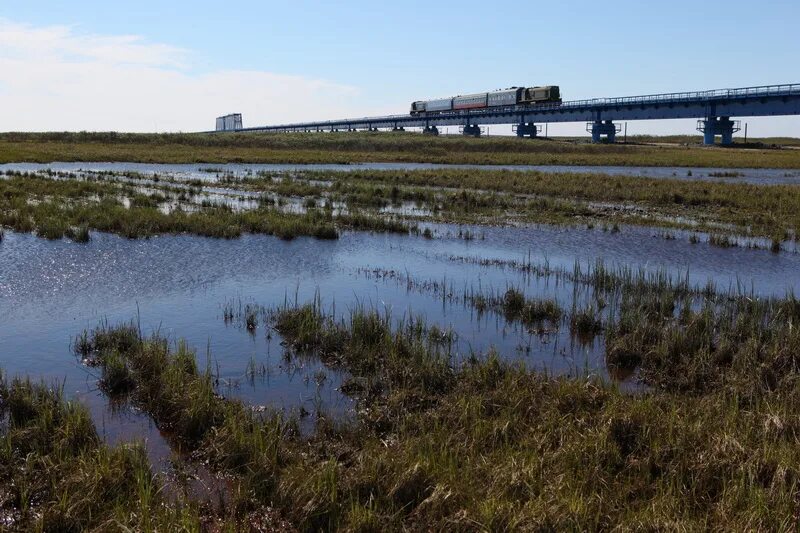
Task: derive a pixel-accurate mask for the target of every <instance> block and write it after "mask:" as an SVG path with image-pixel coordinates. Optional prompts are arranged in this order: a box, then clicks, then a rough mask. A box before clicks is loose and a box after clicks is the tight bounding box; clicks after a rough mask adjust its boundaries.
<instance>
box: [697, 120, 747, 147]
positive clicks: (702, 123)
mask: <svg viewBox="0 0 800 533" xmlns="http://www.w3.org/2000/svg"><path fill="white" fill-rule="evenodd" d="M739 129H740V127H739V121H738V120H736V121H734V120H731V118H730V117H708V118H707V119H705V120H699V121H697V130H698V131H700V132H702V133H703V144H705V145H712V144H714V141H715V139H716V137H717V135H719V136H720V137H722V145H723V146H726V145H729V144H733V134H734V133H736V132H737V131H739Z"/></svg>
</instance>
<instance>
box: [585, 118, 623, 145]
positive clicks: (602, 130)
mask: <svg viewBox="0 0 800 533" xmlns="http://www.w3.org/2000/svg"><path fill="white" fill-rule="evenodd" d="M586 129H587V130H589V131H591V132H592V142H593V143H599V142H600V140H601V136H602V135H605V136H606V140H607V141H608V142H610V143H613V142H615V141H616V140H617V133H619V131H620V127H619V126H618V125H617V124H614V123H613V122H612V121H610V120H606V121H602V120H596V121H594V122H593V123H591V125H590V126H589V127H587V128H586Z"/></svg>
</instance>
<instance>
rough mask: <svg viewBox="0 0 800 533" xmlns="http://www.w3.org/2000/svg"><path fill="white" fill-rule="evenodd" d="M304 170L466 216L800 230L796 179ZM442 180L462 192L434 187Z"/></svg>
mask: <svg viewBox="0 0 800 533" xmlns="http://www.w3.org/2000/svg"><path fill="white" fill-rule="evenodd" d="M304 176H305V177H307V178H310V179H318V180H330V181H333V182H334V185H336V184H337V183H340V182H344V183H348V184H352V185H351V186H353V187H355V186H358V185H361V186H366V184H372V186H373V187H379V188H380V189H379V190H380V191H383V193H384V194H385V193H387V192H388V191H392V190H393V188H395V187H397V188H399V189H400V190H401V191H404V190H405V191H408V192H407V193H406V194H409V195H411V194H413V195H414V196H415V198H414V199H415V200H418V201H421V202H428V203H427V205H428V206H432V204H435V205H438V206H439V207H438V209H441V210H442V212H443V213H444V214H445V215H449V216H450V218H452V219H454V220H456V221H464V222H469V221H471V222H481V221H485V220H495V221H496V220H503V219H504V218H507V216H508V214H507V212H508V211H509V210H510V211H511V212H512V218H515V217H516V218H519V219H522V220H527V221H532V222H556V223H563V222H570V221H571V222H575V221H579V220H587V219H594V220H602V219H605V220H606V221H612V222H614V221H618V222H627V223H633V224H644V225H657V226H666V227H670V226H675V227H683V226H682V225H681V223H680V219H681V218H684V219H692V220H694V221H696V222H698V223H699V224H700V226H701V227H707V228H709V229H710V228H712V227H713V226H714V225H718V224H730V225H733V226H736V227H737V228H740V231H741V232H742V233H750V234H754V235H758V236H762V237H766V238H770V239H772V238H773V237H774V236H775V235H778V236H779V238H785V234H786V232H787V231H790V232H795V233H797V232H798V231H800V214H798V213H800V188H798V187H795V186H791V185H752V184H744V183H718V182H699V181H686V180H679V179H661V178H646V177H636V176H605V175H597V174H578V173H558V174H556V173H546V172H519V171H494V170H475V169H469V170H461V169H441V170H415V171H356V172H313V173H312V172H309V173H305V174H304ZM442 187H444V188H448V189H455V190H456V191H458V192H448V191H444V192H441V191H439V192H435V189H434V190H433V192H432V189H430V188H442ZM421 188H428V191H427V195H426V194H425V193H424V192H423V191H422V190H421ZM486 191H488V192H486ZM400 194H403V193H400ZM432 194H433V196H431V195H432ZM499 194H503V196H500V195H499ZM514 195H527V196H526V197H523V198H520V197H515V196H514ZM607 203H608V204H615V205H616V204H619V205H623V206H635V207H639V208H641V209H643V210H644V214H643V215H641V214H639V213H637V212H635V211H634V212H633V213H631V214H629V213H626V212H625V210H623V211H622V212H618V211H617V210H609V209H605V208H603V207H598V205H601V204H607ZM679 217H680V218H679ZM686 227H690V226H686Z"/></svg>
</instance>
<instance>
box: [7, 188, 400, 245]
mask: <svg viewBox="0 0 800 533" xmlns="http://www.w3.org/2000/svg"><path fill="white" fill-rule="evenodd" d="M131 189H132V186H131V185H127V184H121V183H114V182H107V181H103V182H100V181H98V182H89V181H79V180H74V179H67V180H54V179H48V178H45V177H41V176H32V175H24V176H20V175H13V176H11V177H9V178H8V179H3V180H0V226H5V227H9V228H11V229H14V230H16V231H20V232H36V233H37V234H38V235H39V236H41V237H44V238H47V239H61V238H63V237H65V236H66V237H69V238H71V239H73V240H74V241H76V242H87V241H88V240H89V238H90V234H89V230H90V229H91V230H95V231H103V232H108V233H115V234H118V235H122V236H124V237H129V238H139V237H149V236H153V235H160V234H179V233H190V234H194V235H202V236H207V237H217V238H236V237H239V236H240V235H242V234H244V233H256V234H267V235H275V236H277V237H280V238H282V239H287V240H288V239H292V238H295V237H297V236H312V237H316V238H319V239H336V238H337V237H338V235H339V230H340V229H358V230H364V231H388V232H399V233H408V232H409V231H414V227H413V226H409V225H407V224H405V223H403V222H401V221H397V220H394V219H388V218H379V217H376V216H372V215H369V214H365V213H361V212H357V211H355V212H352V213H350V214H348V215H342V216H337V217H334V216H333V215H332V213H331V212H330V211H326V210H317V209H314V210H310V211H309V212H308V213H305V214H291V213H284V212H282V211H278V210H275V209H272V208H269V207H265V206H262V207H259V208H257V209H254V210H249V211H234V210H233V209H230V208H227V207H225V206H210V207H200V208H197V206H192V207H193V209H194V210H191V211H190V210H188V209H176V210H172V211H170V212H168V213H165V212H163V211H161V210H160V209H159V204H160V203H161V200H162V198H158V197H157V198H152V197H149V196H146V195H138V196H133V198H134V200H135V201H131V205H130V207H125V205H123V204H122V203H121V201H120V197H121V196H126V195H128V194H129V193H130V191H131Z"/></svg>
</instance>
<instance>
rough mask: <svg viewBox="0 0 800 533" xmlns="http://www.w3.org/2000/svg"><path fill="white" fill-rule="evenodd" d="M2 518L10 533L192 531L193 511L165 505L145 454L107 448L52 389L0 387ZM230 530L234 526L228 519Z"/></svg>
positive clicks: (16, 382)
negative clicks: (126, 530) (35, 532)
mask: <svg viewBox="0 0 800 533" xmlns="http://www.w3.org/2000/svg"><path fill="white" fill-rule="evenodd" d="M0 415H2V418H3V419H4V420H5V423H4V424H2V425H0V487H2V488H0V517H2V520H3V527H4V528H8V530H14V531H86V530H102V531H106V530H122V529H125V528H128V529H132V530H137V531H155V530H166V529H169V530H170V531H197V530H199V528H200V527H201V524H202V522H203V518H201V513H200V510H199V508H198V507H197V506H195V505H193V504H190V503H189V502H183V501H171V502H169V503H170V504H169V505H166V503H167V501H166V500H165V499H164V498H163V495H162V493H161V487H162V482H161V480H160V479H159V477H158V476H157V475H156V474H154V473H153V472H152V471H151V469H150V464H149V461H148V459H147V455H146V453H145V450H144V447H143V446H141V445H138V444H125V445H120V446H116V447H113V448H112V447H109V446H107V445H105V444H103V443H102V441H101V439H100V438H99V436H98V434H97V432H96V430H95V427H94V424H93V423H92V419H91V416H90V415H89V412H88V411H87V409H86V408H84V407H83V406H82V405H80V404H78V403H75V402H72V401H66V400H65V399H64V398H63V395H62V391H61V390H60V389H59V388H58V387H57V386H50V385H47V384H44V383H32V382H31V381H28V380H23V379H13V380H11V381H10V382H9V381H8V380H6V379H2V381H0ZM231 523H232V524H234V523H235V522H234V521H233V520H231Z"/></svg>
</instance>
